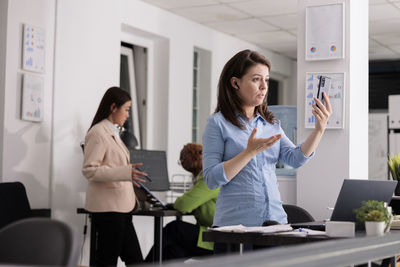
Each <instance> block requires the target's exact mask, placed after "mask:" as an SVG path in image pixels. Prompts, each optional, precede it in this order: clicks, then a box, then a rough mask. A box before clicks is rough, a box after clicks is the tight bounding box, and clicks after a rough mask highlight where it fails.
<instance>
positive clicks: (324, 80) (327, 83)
mask: <svg viewBox="0 0 400 267" xmlns="http://www.w3.org/2000/svg"><path fill="white" fill-rule="evenodd" d="M330 89H331V78H329V77H327V76H323V75H321V76H320V77H319V83H318V93H317V99H318V100H320V101H321V102H322V104H324V106H326V103H325V100H324V98H323V94H322V93H325V95H326V97H328V96H329V90H330Z"/></svg>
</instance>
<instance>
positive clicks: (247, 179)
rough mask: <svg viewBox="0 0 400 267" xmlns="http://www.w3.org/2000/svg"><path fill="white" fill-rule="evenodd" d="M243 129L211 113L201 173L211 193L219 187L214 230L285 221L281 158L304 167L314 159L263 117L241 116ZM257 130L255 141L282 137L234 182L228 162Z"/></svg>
mask: <svg viewBox="0 0 400 267" xmlns="http://www.w3.org/2000/svg"><path fill="white" fill-rule="evenodd" d="M238 118H239V121H240V122H241V123H242V125H244V127H245V129H244V130H242V129H239V128H238V127H237V126H235V125H233V124H232V123H230V122H229V121H227V120H226V119H225V118H224V116H223V115H222V113H220V112H218V113H216V114H214V115H212V116H211V117H210V118H209V119H208V122H207V126H206V129H205V132H204V135H203V171H204V178H205V182H206V184H207V186H208V187H209V188H210V189H214V188H217V187H220V188H221V189H220V192H219V194H218V199H217V206H216V210H215V216H214V223H213V225H214V226H226V225H236V224H243V225H245V226H260V225H262V224H263V222H264V221H266V220H274V221H277V222H279V223H281V224H285V223H287V216H286V213H285V211H284V210H283V207H282V201H281V198H280V193H279V189H278V181H277V179H276V175H275V164H276V162H277V161H278V159H279V160H281V161H283V162H285V163H287V164H288V165H290V166H292V167H295V168H297V167H300V166H301V165H303V164H304V163H306V162H307V161H308V160H309V159H310V158H311V157H312V156H313V155H314V153H313V154H312V155H311V156H310V157H306V156H305V155H304V154H303V152H301V150H300V145H298V146H295V145H294V144H293V143H292V142H291V141H290V140H289V139H288V138H287V137H286V135H285V133H284V132H283V130H282V128H281V126H280V122H279V121H277V122H276V123H274V124H270V123H269V122H267V121H265V120H264V118H263V117H261V116H260V115H258V116H256V117H255V118H254V119H253V120H252V121H249V120H247V119H246V118H244V117H243V116H242V115H238ZM255 127H256V128H257V134H256V137H258V138H261V137H263V138H267V137H270V136H272V135H275V134H279V133H280V134H282V138H281V139H280V140H279V141H278V142H277V143H276V144H274V145H273V146H272V147H270V148H269V149H267V150H265V151H263V152H260V153H258V154H257V155H256V156H254V157H253V158H252V159H251V160H250V162H249V163H247V165H246V166H245V167H244V168H243V169H242V170H241V171H240V172H239V173H238V174H237V175H236V176H235V177H233V178H232V179H231V180H228V179H227V178H226V174H225V170H224V162H225V161H227V160H230V159H231V158H233V157H235V156H236V155H237V154H239V153H240V152H242V151H243V150H245V149H246V147H247V142H248V139H249V136H250V134H251V132H252V131H253V129H254V128H255Z"/></svg>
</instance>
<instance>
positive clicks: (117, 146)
mask: <svg viewBox="0 0 400 267" xmlns="http://www.w3.org/2000/svg"><path fill="white" fill-rule="evenodd" d="M84 154H85V157H84V161H83V167H82V173H83V175H84V176H85V177H86V179H87V180H88V186H87V189H86V204H85V209H86V210H88V211H91V212H111V211H112V212H130V211H132V210H133V208H134V207H135V192H134V190H133V184H132V165H130V161H129V151H128V149H127V148H126V146H125V145H124V144H123V142H122V141H121V139H120V138H119V137H117V136H115V135H114V133H113V131H112V129H111V128H110V126H109V125H108V123H107V122H106V120H102V121H101V122H99V123H97V124H96V125H94V126H93V127H92V128H91V129H90V130H89V132H88V133H87V134H86V137H85V152H84Z"/></svg>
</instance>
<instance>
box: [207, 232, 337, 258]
mask: <svg viewBox="0 0 400 267" xmlns="http://www.w3.org/2000/svg"><path fill="white" fill-rule="evenodd" d="M331 239H333V238H332V237H328V236H322V235H321V236H311V235H310V236H304V237H303V236H295V235H280V234H273V233H269V234H263V233H234V232H220V231H212V230H211V231H210V230H208V231H205V232H203V240H204V241H210V242H219V243H227V244H228V249H230V248H229V247H230V246H229V245H230V244H239V245H240V254H242V253H243V244H252V245H259V246H284V245H295V244H301V243H309V242H316V241H324V240H331Z"/></svg>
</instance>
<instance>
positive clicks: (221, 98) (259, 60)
mask: <svg viewBox="0 0 400 267" xmlns="http://www.w3.org/2000/svg"><path fill="white" fill-rule="evenodd" d="M256 64H262V65H265V66H267V67H268V69H269V70H270V71H271V62H269V60H268V59H266V58H265V57H264V56H262V55H261V54H259V53H257V52H255V51H251V50H243V51H240V52H239V53H237V54H236V55H234V56H233V57H232V58H231V59H230V60H229V61H228V62H227V63H226V64H225V66H224V68H223V70H222V73H221V76H220V78H219V82H218V103H217V108H216V109H215V113H217V112H219V111H221V113H222V115H224V117H225V119H226V120H228V121H229V122H230V123H232V124H233V125H235V126H237V127H239V128H240V129H244V127H243V125H242V124H241V123H240V121H239V119H238V118H237V116H236V114H235V112H236V111H237V112H239V113H241V114H243V115H245V114H244V111H243V109H242V100H241V99H240V97H239V96H238V94H237V92H236V89H235V88H234V87H233V86H232V84H231V78H232V77H236V78H239V79H241V78H242V77H243V75H245V74H246V73H247V71H248V70H249V68H250V67H252V66H254V65H256ZM267 97H268V90H267V94H266V96H265V98H264V102H263V103H262V104H261V105H259V106H256V107H255V110H254V112H258V113H259V114H260V115H261V116H262V117H263V118H264V119H265V120H266V121H268V122H269V123H274V120H275V117H274V114H273V113H272V112H271V111H269V110H268V105H267Z"/></svg>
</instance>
